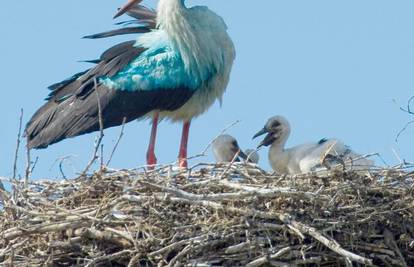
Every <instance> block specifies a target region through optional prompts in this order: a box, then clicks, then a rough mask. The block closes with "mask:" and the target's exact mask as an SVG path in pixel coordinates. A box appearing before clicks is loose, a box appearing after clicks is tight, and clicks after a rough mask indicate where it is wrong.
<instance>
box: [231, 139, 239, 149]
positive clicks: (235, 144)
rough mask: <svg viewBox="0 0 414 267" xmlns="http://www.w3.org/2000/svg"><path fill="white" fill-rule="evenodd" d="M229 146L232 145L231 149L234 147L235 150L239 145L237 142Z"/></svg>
mask: <svg viewBox="0 0 414 267" xmlns="http://www.w3.org/2000/svg"><path fill="white" fill-rule="evenodd" d="M231 144H232V145H233V147H235V148H238V147H239V144H238V143H237V141H233V142H232V143H231Z"/></svg>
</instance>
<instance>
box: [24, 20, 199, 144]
mask: <svg viewBox="0 0 414 267" xmlns="http://www.w3.org/2000/svg"><path fill="white" fill-rule="evenodd" d="M137 16H138V15H137ZM134 43H135V42H134V41H128V42H124V43H121V44H118V45H115V46H114V47H112V48H110V49H108V50H107V51H106V52H104V53H103V54H102V56H101V58H100V59H99V60H96V61H95V63H96V65H95V66H94V67H93V68H91V69H89V70H87V71H84V72H80V73H78V74H75V75H73V76H72V77H71V78H69V79H67V80H65V81H62V82H59V83H56V84H54V85H52V86H50V87H49V89H50V90H51V92H50V94H49V96H48V97H47V99H46V100H47V102H46V103H45V104H44V105H43V106H42V107H41V108H40V109H39V110H38V111H37V112H36V113H35V114H34V115H33V117H32V118H31V120H30V121H29V122H28V124H27V126H26V135H27V138H28V147H29V148H46V147H47V146H48V145H50V144H53V143H56V142H59V141H61V140H63V139H66V138H69V137H74V136H78V135H82V134H85V133H90V132H93V131H98V130H99V128H100V127H99V104H100V106H101V109H102V121H103V126H104V128H108V127H113V126H117V125H120V124H122V122H123V120H124V119H125V120H126V122H129V121H131V120H134V119H137V118H139V117H141V116H143V115H145V114H147V113H148V112H150V111H152V110H175V109H178V108H179V107H181V106H182V105H183V104H184V103H185V102H186V101H187V100H188V99H189V98H190V97H191V96H192V94H193V91H192V90H189V89H188V88H184V87H183V88H174V90H156V91H143V90H137V91H133V92H132V91H123V90H115V89H111V88H108V87H106V86H104V85H103V84H100V83H99V82H97V83H96V84H95V81H97V79H99V77H103V76H104V77H113V76H114V75H115V74H117V73H118V72H119V71H120V70H121V69H122V68H124V67H125V66H126V65H127V64H128V63H130V62H131V61H132V60H134V59H135V58H137V57H138V56H139V55H140V54H141V53H142V52H144V51H145V49H143V48H139V47H135V46H134ZM160 89H162V88H160Z"/></svg>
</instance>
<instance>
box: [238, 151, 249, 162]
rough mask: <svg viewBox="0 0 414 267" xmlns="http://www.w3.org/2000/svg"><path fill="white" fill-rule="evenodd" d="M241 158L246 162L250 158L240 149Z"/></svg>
mask: <svg viewBox="0 0 414 267" xmlns="http://www.w3.org/2000/svg"><path fill="white" fill-rule="evenodd" d="M239 157H241V158H242V159H244V160H247V158H248V156H247V155H246V153H244V152H243V150H241V149H239Z"/></svg>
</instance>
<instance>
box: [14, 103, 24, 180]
mask: <svg viewBox="0 0 414 267" xmlns="http://www.w3.org/2000/svg"><path fill="white" fill-rule="evenodd" d="M22 124H23V109H20V116H19V131H18V133H17V140H16V151H15V153H14V163H13V180H16V175H17V160H18V157H19V149H20V143H21V135H22Z"/></svg>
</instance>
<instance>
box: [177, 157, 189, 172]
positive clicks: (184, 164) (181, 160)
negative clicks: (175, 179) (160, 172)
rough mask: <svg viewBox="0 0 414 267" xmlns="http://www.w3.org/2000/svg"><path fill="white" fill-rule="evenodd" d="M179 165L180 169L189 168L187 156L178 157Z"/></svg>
mask: <svg viewBox="0 0 414 267" xmlns="http://www.w3.org/2000/svg"><path fill="white" fill-rule="evenodd" d="M178 166H179V167H180V169H188V162H187V159H186V158H178Z"/></svg>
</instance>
